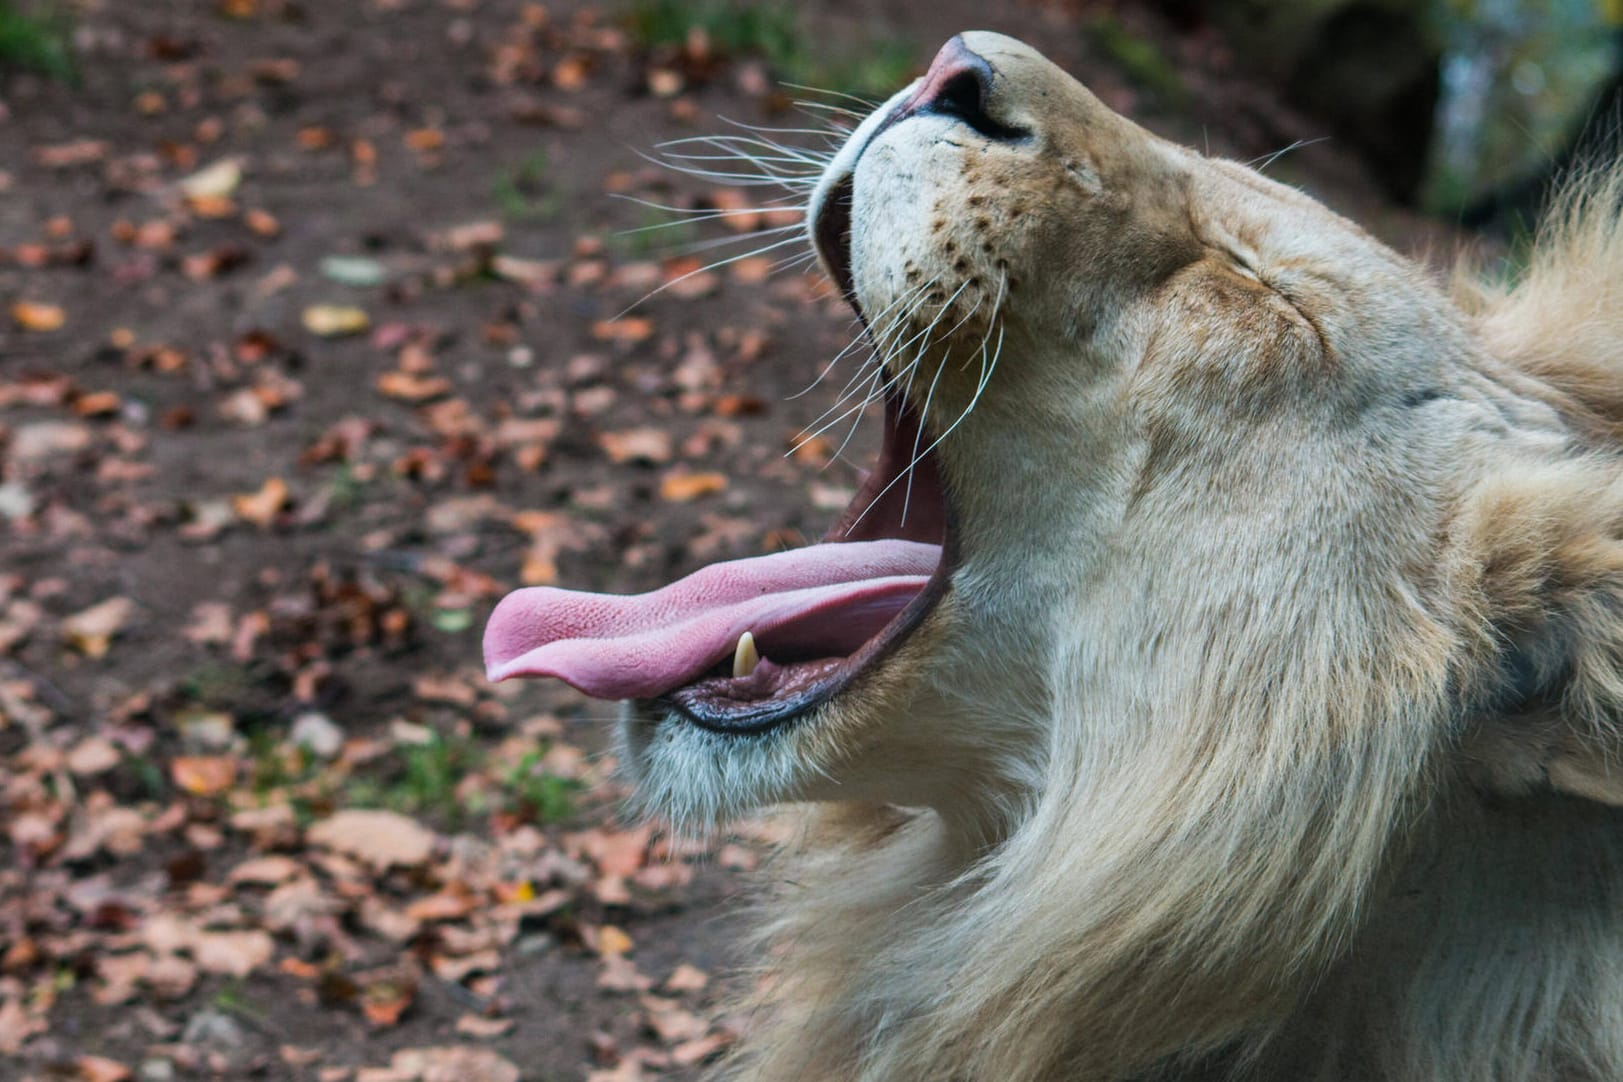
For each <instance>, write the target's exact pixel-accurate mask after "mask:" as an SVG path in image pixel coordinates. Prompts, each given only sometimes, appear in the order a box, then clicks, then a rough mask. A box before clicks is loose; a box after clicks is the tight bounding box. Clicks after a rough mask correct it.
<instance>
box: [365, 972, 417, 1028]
mask: <svg viewBox="0 0 1623 1082" xmlns="http://www.w3.org/2000/svg"><path fill="white" fill-rule="evenodd" d="M415 998H417V982H416V981H415V980H412V979H410V978H409V977H405V976H393V977H388V978H386V979H383V980H379V981H373V982H372V983H370V984H367V985H366V986H365V987H364V988H362V989H361V1013H362V1014H364V1015H365V1016H366V1020H367V1021H368V1022H370V1023H372V1024H373V1025H374V1026H378V1027H379V1028H382V1027H384V1026H392V1025H395V1024H397V1023H398V1022H399V1021H400V1016H401V1015H402V1014H405V1013H406V1008H407V1007H410V1006H411V1003H412V1000H414V999H415Z"/></svg>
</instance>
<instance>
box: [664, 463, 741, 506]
mask: <svg viewBox="0 0 1623 1082" xmlns="http://www.w3.org/2000/svg"><path fill="white" fill-rule="evenodd" d="M726 488H727V475H726V474H724V473H715V472H694V471H691V470H686V469H675V470H672V471H671V472H669V473H667V474H666V475H665V476H664V477H662V478H660V480H659V495H660V498H661V499H663V500H666V501H668V502H670V503H687V502H688V501H690V500H696V499H698V498H699V497H700V496H713V495H715V494H716V493H718V492H723V491H725V490H726Z"/></svg>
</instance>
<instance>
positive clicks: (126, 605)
mask: <svg viewBox="0 0 1623 1082" xmlns="http://www.w3.org/2000/svg"><path fill="white" fill-rule="evenodd" d="M134 613H135V602H133V601H131V600H130V599H129V598H127V597H110V598H108V599H107V600H106V601H103V602H101V603H99V604H96V605H92V606H90V607H89V608H88V609H84V610H83V611H81V612H77V613H75V614H73V615H72V616H70V617H68V618H67V619H66V620H63V621H62V637H63V639H65V640H66V641H67V643H68V645H69V646H71V647H73V648H74V649H75V650H77V651H79V652H80V653H81V654H83V655H85V656H86V657H92V658H97V657H103V656H105V655H106V653H107V650H108V648H109V647H110V646H111V645H112V642H113V639H114V638H115V637H116V636H117V635H118V633H119V632H120V631H122V630H123V629H124V625H125V624H126V623H128V622H129V619H130V617H131V616H132V615H134Z"/></svg>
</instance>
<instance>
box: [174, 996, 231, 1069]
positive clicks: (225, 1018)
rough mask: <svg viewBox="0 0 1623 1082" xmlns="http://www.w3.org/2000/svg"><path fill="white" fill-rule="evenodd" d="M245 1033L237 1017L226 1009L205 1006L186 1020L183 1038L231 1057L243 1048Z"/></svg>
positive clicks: (186, 1041) (205, 1048) (200, 1046)
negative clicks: (233, 1016) (232, 1015)
mask: <svg viewBox="0 0 1623 1082" xmlns="http://www.w3.org/2000/svg"><path fill="white" fill-rule="evenodd" d="M244 1036H245V1035H244V1033H243V1031H242V1026H241V1024H239V1023H238V1022H237V1020H236V1019H235V1018H232V1017H231V1016H230V1015H229V1014H226V1013H225V1012H224V1011H217V1010H214V1009H213V1008H207V1007H206V1008H204V1009H203V1010H201V1011H198V1012H197V1013H196V1014H194V1015H192V1016H191V1017H190V1018H188V1019H187V1020H186V1029H185V1031H184V1032H183V1033H182V1034H181V1038H180V1039H181V1040H182V1041H183V1042H185V1043H186V1044H191V1045H196V1046H198V1047H199V1048H201V1049H203V1050H205V1051H211V1052H220V1053H223V1054H224V1055H226V1056H227V1057H230V1056H231V1054H232V1053H234V1052H238V1051H240V1050H241V1048H242V1044H243V1038H244Z"/></svg>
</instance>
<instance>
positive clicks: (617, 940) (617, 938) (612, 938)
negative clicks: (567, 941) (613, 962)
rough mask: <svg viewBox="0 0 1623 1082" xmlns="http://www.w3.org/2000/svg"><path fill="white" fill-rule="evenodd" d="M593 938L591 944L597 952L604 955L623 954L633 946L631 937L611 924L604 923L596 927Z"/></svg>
mask: <svg viewBox="0 0 1623 1082" xmlns="http://www.w3.org/2000/svg"><path fill="white" fill-rule="evenodd" d="M595 939H596V942H595V943H594V944H593V948H594V949H595V950H596V951H597V953H599V954H601V955H603V956H605V957H612V956H614V955H617V954H625V953H627V952H628V951H630V950H631V948H632V947H633V946H634V944H633V943H632V941H631V937H630V936H628V935H626V934H625V932H623V931H621V930H620V929H619V928H616V927H615V926H614V925H612V924H605V925H603V926H601V927H600V928H598V929H597V935H596V937H595Z"/></svg>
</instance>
